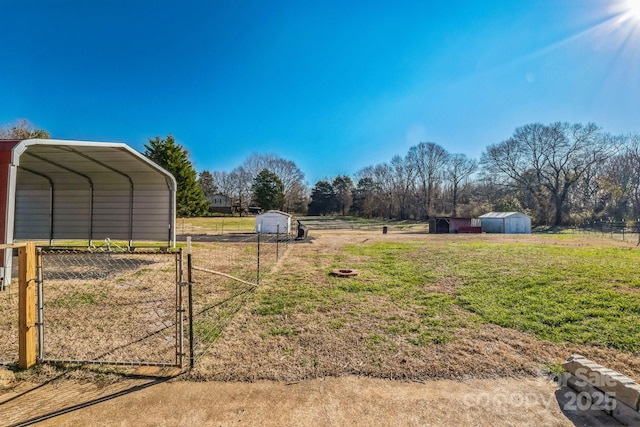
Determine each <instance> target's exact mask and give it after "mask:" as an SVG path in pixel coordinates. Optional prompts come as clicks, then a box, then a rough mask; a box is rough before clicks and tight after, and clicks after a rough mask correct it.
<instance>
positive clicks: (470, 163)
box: [446, 154, 478, 217]
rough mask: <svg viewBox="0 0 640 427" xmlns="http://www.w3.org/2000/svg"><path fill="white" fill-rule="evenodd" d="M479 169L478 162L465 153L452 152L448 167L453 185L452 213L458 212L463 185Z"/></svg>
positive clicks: (448, 178) (447, 171)
mask: <svg viewBox="0 0 640 427" xmlns="http://www.w3.org/2000/svg"><path fill="white" fill-rule="evenodd" d="M477 169H478V162H477V161H475V160H473V159H470V158H468V157H467V156H465V155H464V154H452V155H450V156H449V161H448V162H447V167H446V177H447V180H448V181H449V184H450V185H451V204H452V208H451V215H452V216H454V217H455V216H457V214H458V211H457V210H458V198H459V195H460V194H459V193H460V189H461V187H462V185H463V184H464V182H465V181H466V180H468V179H469V177H470V176H471V175H472V174H473V173H474V172H475V171H476V170H477Z"/></svg>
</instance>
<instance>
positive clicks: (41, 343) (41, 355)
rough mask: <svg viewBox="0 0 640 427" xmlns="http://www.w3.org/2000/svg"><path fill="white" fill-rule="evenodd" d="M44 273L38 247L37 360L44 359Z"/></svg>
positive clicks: (40, 250)
mask: <svg viewBox="0 0 640 427" xmlns="http://www.w3.org/2000/svg"><path fill="white" fill-rule="evenodd" d="M42 279H43V274H42V249H41V248H38V252H37V253H36V281H37V286H38V357H37V360H42V359H44V295H43V293H42V285H43V280H42Z"/></svg>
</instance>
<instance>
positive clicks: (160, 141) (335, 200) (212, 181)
mask: <svg viewBox="0 0 640 427" xmlns="http://www.w3.org/2000/svg"><path fill="white" fill-rule="evenodd" d="M48 137H49V133H48V132H47V131H45V130H42V129H37V128H35V127H34V126H33V125H31V124H30V123H29V122H28V121H24V120H23V121H18V122H16V123H14V124H8V125H0V139H7V138H14V139H26V138H48ZM144 155H146V156H147V157H149V158H150V159H151V160H153V161H155V162H156V163H158V164H159V165H160V166H162V167H164V168H165V169H167V170H168V171H169V172H171V173H172V174H173V175H174V177H175V178H176V181H177V183H178V191H177V197H176V198H177V208H178V215H179V216H203V215H207V214H208V212H209V207H210V202H209V201H208V200H207V198H209V199H211V197H212V196H214V195H217V194H222V195H224V196H226V197H228V198H229V199H230V200H232V203H233V205H234V206H235V207H237V211H238V212H240V213H241V212H244V211H246V210H247V209H249V208H250V207H251V206H255V207H260V208H262V209H263V210H267V209H280V210H284V211H287V212H292V213H299V214H307V213H308V214H310V215H334V214H335V215H354V216H361V217H367V218H385V219H398V220H405V219H414V220H423V221H424V220H428V219H430V218H433V217H435V216H454V217H456V216H457V217H477V216H479V215H481V214H483V213H486V212H490V211H520V212H524V213H526V214H528V215H530V216H531V217H532V219H533V222H534V224H537V225H548V226H558V225H567V224H580V223H584V222H587V221H593V220H622V219H633V220H639V219H640V168H639V167H638V165H640V135H639V134H637V133H636V134H630V135H611V134H610V133H607V132H605V131H603V130H602V129H601V128H599V127H598V126H596V125H595V124H592V123H588V124H586V125H583V124H579V123H577V124H569V123H564V122H556V123H551V124H548V125H545V124H541V123H532V124H527V125H525V126H521V127H519V128H517V129H516V130H515V131H514V133H513V135H511V136H510V137H509V138H507V139H506V140H504V141H502V142H498V143H495V144H492V145H489V146H488V147H487V148H486V149H485V150H484V152H483V153H482V155H481V158H480V160H479V161H478V160H475V159H471V158H469V157H467V156H466V155H465V154H461V153H449V152H448V151H447V150H445V149H444V148H443V147H442V146H440V145H438V144H437V143H435V142H420V143H418V144H417V145H415V146H412V147H411V148H410V149H409V150H408V152H407V153H406V154H405V155H404V156H400V155H396V156H393V157H392V158H391V160H390V161H388V162H383V163H380V164H376V165H372V166H367V167H365V168H362V169H361V170H359V171H357V172H356V173H355V174H354V175H353V176H348V175H338V176H336V177H333V178H326V179H322V180H319V181H317V182H316V183H315V185H314V186H313V188H311V190H310V191H309V189H308V187H307V184H306V182H305V180H304V173H303V172H302V171H301V170H300V169H299V168H298V166H297V165H296V164H295V163H294V162H293V161H291V160H286V159H283V158H281V157H278V156H277V155H275V154H268V155H260V154H254V155H252V156H250V157H248V158H247V159H246V160H245V161H244V162H242V164H240V165H239V166H237V167H235V168H234V169H232V170H231V171H230V172H227V171H206V170H205V171H202V172H200V173H199V174H197V173H196V171H195V169H194V167H193V164H192V163H191V161H190V160H189V152H188V151H187V149H186V148H185V147H183V146H181V145H179V144H177V143H176V141H175V139H174V138H173V136H171V135H168V136H167V137H166V138H160V137H155V138H154V139H152V138H149V139H148V143H147V144H145V151H144Z"/></svg>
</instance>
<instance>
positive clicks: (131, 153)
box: [0, 139, 177, 280]
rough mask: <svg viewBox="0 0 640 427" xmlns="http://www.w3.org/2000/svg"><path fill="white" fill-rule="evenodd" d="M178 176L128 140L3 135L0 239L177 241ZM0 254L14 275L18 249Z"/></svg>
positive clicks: (5, 272)
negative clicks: (11, 137)
mask: <svg viewBox="0 0 640 427" xmlns="http://www.w3.org/2000/svg"><path fill="white" fill-rule="evenodd" d="M176 188H177V186H176V181H175V179H174V178H173V176H172V175H171V174H170V173H169V172H167V171H166V170H164V169H162V168H161V167H160V166H158V165H156V164H155V163H153V162H152V161H151V160H149V159H148V158H146V157H145V156H143V155H142V154H140V153H138V152H137V151H135V150H133V149H132V148H130V147H129V146H127V145H125V144H121V143H110V142H88V141H66V140H55V139H28V140H22V141H20V140H3V141H0V240H1V241H2V242H3V243H13V242H15V241H16V240H46V241H48V242H49V244H52V242H53V240H54V239H56V240H57V239H73V240H86V241H88V244H89V245H91V244H92V242H93V240H96V239H99V240H103V239H106V238H110V239H114V240H124V241H128V242H129V245H131V244H132V242H133V241H134V240H137V241H141V240H147V241H149V240H151V241H162V242H164V241H166V242H167V243H168V245H169V246H171V245H174V244H175V213H176V206H175V200H176ZM5 252H6V253H5V254H4V256H2V257H0V262H2V265H0V267H1V268H0V274H1V275H2V277H0V280H3V279H4V277H10V274H11V251H5Z"/></svg>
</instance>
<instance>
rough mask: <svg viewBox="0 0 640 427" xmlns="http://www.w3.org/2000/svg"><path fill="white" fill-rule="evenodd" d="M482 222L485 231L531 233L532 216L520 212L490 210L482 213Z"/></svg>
mask: <svg viewBox="0 0 640 427" xmlns="http://www.w3.org/2000/svg"><path fill="white" fill-rule="evenodd" d="M480 224H481V226H482V232H483V233H503V234H529V233H531V217H530V216H528V215H525V214H523V213H520V212H489V213H487V214H484V215H480Z"/></svg>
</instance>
